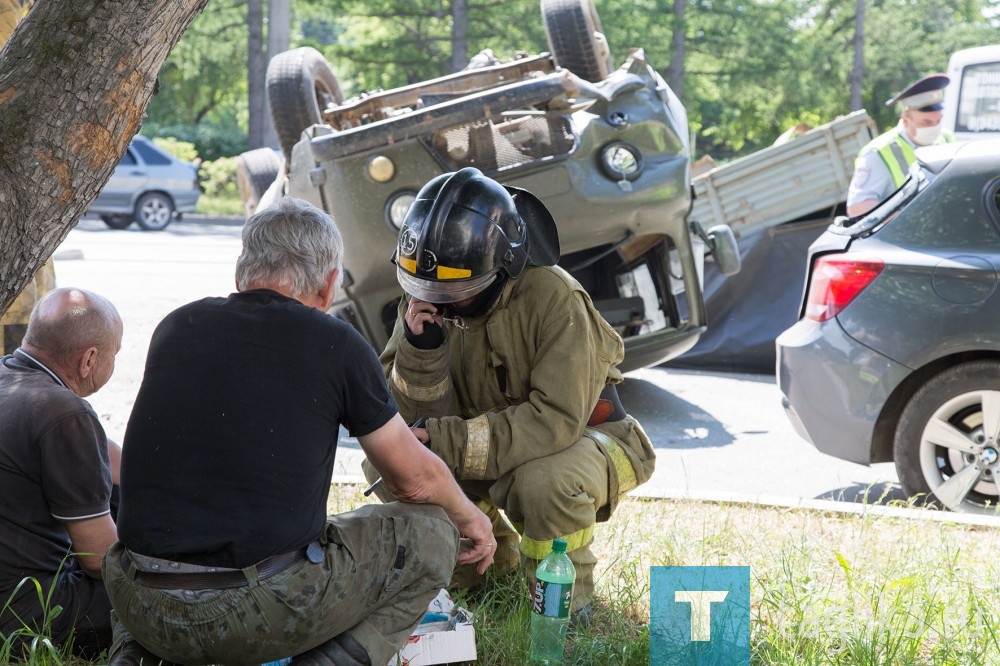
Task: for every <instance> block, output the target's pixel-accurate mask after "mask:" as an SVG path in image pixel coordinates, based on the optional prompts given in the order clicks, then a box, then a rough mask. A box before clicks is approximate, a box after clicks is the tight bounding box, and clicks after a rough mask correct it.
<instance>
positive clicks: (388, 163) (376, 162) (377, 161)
mask: <svg viewBox="0 0 1000 666" xmlns="http://www.w3.org/2000/svg"><path fill="white" fill-rule="evenodd" d="M368 175H369V176H371V179H372V180H374V181H375V182H377V183H387V182H389V181H390V180H392V177H393V176H395V175H396V165H395V164H393V163H392V160H390V159H389V158H388V157H386V156H385V155H376V156H375V157H373V158H371V159H370V160H368Z"/></svg>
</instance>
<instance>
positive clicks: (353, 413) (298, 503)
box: [104, 198, 495, 666]
mask: <svg viewBox="0 0 1000 666" xmlns="http://www.w3.org/2000/svg"><path fill="white" fill-rule="evenodd" d="M342 255H343V242H342V240H341V238H340V234H339V231H338V230H337V227H336V225H335V224H334V223H333V220H332V219H331V218H330V217H329V216H328V215H326V214H325V213H323V212H322V211H320V210H318V209H317V208H315V207H313V206H311V205H309V204H307V203H306V202H304V201H299V200H296V199H289V198H286V199H282V200H281V201H280V202H279V203H278V204H276V205H275V206H274V207H272V208H269V209H267V210H264V211H261V212H258V213H257V214H256V215H254V216H253V217H251V218H250V219H249V220H247V222H246V224H245V226H244V228H243V252H242V254H241V255H240V258H239V260H238V261H237V266H236V284H237V289H238V292H237V293H235V294H232V295H230V296H229V297H228V298H206V299H203V300H201V301H197V302H195V303H191V304H189V305H186V306H183V307H181V308H179V309H178V310H176V311H174V312H173V313H171V314H170V315H168V316H167V317H166V318H165V319H164V320H163V321H162V322H161V323H160V325H159V326H158V327H157V329H156V331H155V332H154V333H153V338H152V340H151V342H150V348H149V354H148V356H147V360H146V369H145V374H144V377H143V381H142V385H141V387H140V389H139V394H138V396H137V398H136V402H135V405H134V407H133V410H132V414H131V416H130V418H129V422H128V426H127V429H126V433H125V441H124V444H123V449H124V455H123V461H122V481H123V484H122V508H121V514H120V517H119V535H120V543H118V544H116V545H115V546H114V547H113V548H112V550H111V551H110V552H109V553H108V555H107V557H106V558H105V562H104V566H105V580H106V581H107V585H108V589H109V592H110V595H111V598H112V600H113V602H114V606H115V610H116V612H117V616H118V618H119V620H120V621H121V626H120V627H119V626H116V641H115V647H114V648H113V649H112V653H111V654H112V656H111V664H112V666H121V665H123V664H136V663H140V662H139V660H140V659H142V660H143V661H142V662H141V663H143V664H145V665H146V666H149V665H150V664H155V663H158V662H159V660H171V661H174V662H180V663H199V664H201V663H216V662H225V663H261V662H267V661H272V660H276V659H280V658H283V657H286V656H293V655H295V661H294V662H293V663H297V664H313V665H317V666H318V665H323V664H373V665H375V666H382V665H383V664H385V663H387V662H388V660H389V659H390V657H391V656H392V655H393V654H394V653H395V652H396V651H397V650H399V649H400V648H401V647H402V645H403V644H404V643H405V641H406V639H407V637H408V636H409V635H410V633H412V630H413V629H414V628H415V626H416V624H417V623H418V622H419V621H420V619H421V617H422V615H423V613H424V611H425V610H426V608H427V605H428V603H429V602H430V600H431V599H432V598H433V597H434V596H435V594H436V593H437V592H438V591H439V589H440V588H441V587H444V586H445V585H447V583H448V581H449V579H450V577H451V572H452V568H453V566H454V564H455V562H456V561H459V562H466V563H478V568H479V569H480V571H483V570H485V569H486V567H487V566H489V564H490V563H491V562H492V559H493V549H494V548H495V543H494V541H493V538H492V535H491V531H490V522H489V519H488V518H487V517H486V516H485V515H484V514H483V513H482V512H481V511H479V510H478V509H477V508H475V506H474V505H473V504H472V503H471V502H470V501H469V499H468V498H467V497H466V496H465V495H464V494H463V493H462V492H461V491H460V490H459V488H458V485H457V484H456V483H455V481H454V479H453V478H452V476H451V474H450V472H449V471H448V469H447V468H446V467H445V466H444V464H443V463H442V462H441V461H440V459H438V458H437V457H436V456H435V455H433V454H432V453H431V452H430V451H428V450H427V449H426V448H424V447H423V446H422V445H421V444H420V443H419V441H418V440H417V439H416V437H415V436H414V435H413V433H412V432H411V430H410V429H409V428H408V427H407V426H406V424H405V423H404V421H403V420H402V418H401V417H400V416H399V414H398V412H397V410H396V404H395V402H394V400H393V398H392V395H391V394H390V392H389V390H388V388H387V387H386V385H385V380H384V379H383V377H382V373H381V369H380V366H379V362H378V359H377V357H376V356H375V352H374V350H372V349H371V347H370V346H369V345H368V343H367V342H365V340H364V339H363V338H362V337H361V336H360V335H359V334H358V333H357V332H356V331H355V330H354V329H353V328H352V327H351V326H350V325H348V324H346V323H344V322H342V321H340V320H338V319H335V318H333V317H331V316H330V315H328V314H327V312H326V311H327V309H328V308H329V307H330V304H331V303H332V302H333V297H334V293H335V291H336V288H337V284H338V282H339V279H340V274H341V268H340V267H341V261H342ZM341 424H343V425H344V426H345V427H346V428H347V429H348V431H349V432H350V433H351V435H352V436H355V437H357V439H358V441H359V442H360V443H361V446H362V448H363V449H364V450H365V452H366V454H367V455H368V458H369V460H371V461H372V462H373V463H374V464H375V466H376V467H377V468H378V470H379V472H380V473H381V474H382V475H383V477H384V478H385V483H386V485H387V486H388V487H389V488H390V489H393V488H394V489H395V490H394V491H393V492H394V493H395V494H396V496H397V497H399V498H400V500H401V502H398V503H394V504H389V505H385V506H381V505H367V506H364V507H362V508H361V509H358V510H356V511H352V512H349V513H347V514H343V515H339V516H333V517H331V518H329V519H327V517H326V501H327V494H328V492H329V489H330V477H331V475H332V472H333V464H334V455H335V453H336V450H337V440H338V436H339V429H340V425H341ZM435 505H436V506H435ZM456 527H457V529H456ZM459 533H461V534H464V535H465V536H467V537H469V538H470V539H471V547H470V548H469V549H468V550H463V551H462V553H461V555H460V554H459V547H458V546H459Z"/></svg>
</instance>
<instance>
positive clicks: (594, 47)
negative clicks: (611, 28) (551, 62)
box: [542, 0, 615, 83]
mask: <svg viewBox="0 0 1000 666" xmlns="http://www.w3.org/2000/svg"><path fill="white" fill-rule="evenodd" d="M542 18H543V19H544V20H545V35H546V36H547V37H548V39H549V50H550V51H551V52H552V57H553V58H554V59H555V61H556V64H557V65H559V66H560V67H563V68H564V69H568V70H569V71H571V72H573V73H574V74H576V75H577V76H579V77H580V78H582V79H586V80H587V81H591V82H594V83H596V82H598V81H601V80H603V79H605V78H607V76H608V75H609V74H610V73H611V72H612V71H614V69H615V65H614V62H613V61H612V60H611V49H610V48H608V41H607V40H606V39H605V38H604V32H603V28H601V19H600V17H599V16H598V15H597V8H596V7H595V6H594V0H542Z"/></svg>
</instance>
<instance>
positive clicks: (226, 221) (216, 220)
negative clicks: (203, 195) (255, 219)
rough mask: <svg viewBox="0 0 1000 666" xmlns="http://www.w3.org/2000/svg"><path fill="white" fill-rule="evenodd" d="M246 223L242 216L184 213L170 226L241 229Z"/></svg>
mask: <svg viewBox="0 0 1000 666" xmlns="http://www.w3.org/2000/svg"><path fill="white" fill-rule="evenodd" d="M245 221H246V218H244V217H243V216H242V215H203V214H201V213H184V215H183V216H182V217H181V219H179V220H174V221H173V222H171V224H214V225H222V226H227V227H241V226H243V222H245Z"/></svg>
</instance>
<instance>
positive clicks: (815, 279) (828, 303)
mask: <svg viewBox="0 0 1000 666" xmlns="http://www.w3.org/2000/svg"><path fill="white" fill-rule="evenodd" d="M883 268H885V262H884V261H882V260H881V259H879V258H878V257H871V256H861V255H858V254H827V255H823V256H821V257H820V258H819V259H817V260H816V262H815V264H814V265H813V271H812V276H811V277H810V278H809V292H808V294H807V295H806V313H805V316H806V319H812V320H813V321H826V320H827V319H831V318H832V317H836V316H837V315H838V314H840V313H841V311H843V309H844V308H846V307H847V306H848V305H849V304H850V303H851V301H853V300H854V299H855V298H856V297H857V295H858V294H860V293H861V292H862V291H864V289H865V287H867V286H868V285H870V284H871V283H872V280H874V279H875V278H876V277H878V275H879V273H881V272H882V269H883Z"/></svg>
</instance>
